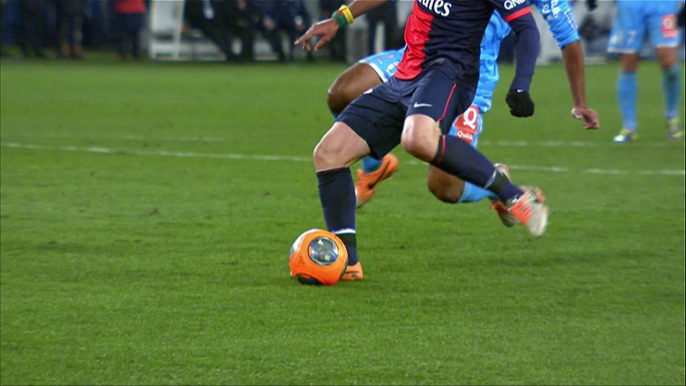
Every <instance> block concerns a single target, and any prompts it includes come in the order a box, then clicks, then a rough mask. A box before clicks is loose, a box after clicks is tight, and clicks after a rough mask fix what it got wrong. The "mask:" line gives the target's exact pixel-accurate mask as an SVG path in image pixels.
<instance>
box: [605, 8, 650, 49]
mask: <svg viewBox="0 0 686 386" xmlns="http://www.w3.org/2000/svg"><path fill="white" fill-rule="evenodd" d="M646 3H649V2H646V1H621V2H618V3H617V14H616V15H615V20H614V24H613V25H612V32H611V33H610V42H609V44H608V47H607V50H608V51H609V52H611V53H618V54H629V53H636V52H639V51H640V50H641V46H642V45H643V38H644V36H645V30H646V17H645V10H646V7H647V6H648V4H646Z"/></svg>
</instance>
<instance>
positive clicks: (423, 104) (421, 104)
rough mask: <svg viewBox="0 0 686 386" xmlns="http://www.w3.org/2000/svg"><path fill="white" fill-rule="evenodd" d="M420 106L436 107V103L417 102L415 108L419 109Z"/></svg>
mask: <svg viewBox="0 0 686 386" xmlns="http://www.w3.org/2000/svg"><path fill="white" fill-rule="evenodd" d="M420 107H434V105H432V104H429V103H415V104H414V108H415V109H418V108H420Z"/></svg>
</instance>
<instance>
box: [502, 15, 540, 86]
mask: <svg viewBox="0 0 686 386" xmlns="http://www.w3.org/2000/svg"><path fill="white" fill-rule="evenodd" d="M509 23H510V27H511V28H512V30H513V31H514V32H515V34H516V35H517V46H516V47H515V53H516V56H517V68H516V73H515V78H514V80H513V81H512V85H510V90H523V91H527V92H528V91H529V87H530V86H531V79H532V78H533V75H534V68H535V67H536V59H537V58H538V50H539V42H540V35H539V33H538V28H537V27H536V22H535V21H534V18H533V17H532V16H531V15H530V14H529V15H525V16H523V17H520V18H518V19H515V20H513V21H510V22H509Z"/></svg>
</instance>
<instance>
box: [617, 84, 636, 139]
mask: <svg viewBox="0 0 686 386" xmlns="http://www.w3.org/2000/svg"><path fill="white" fill-rule="evenodd" d="M617 100H618V101H619V111H620V112H621V113H622V121H623V123H622V128H624V129H629V130H636V73H635V72H624V71H620V72H619V79H618V80H617Z"/></svg>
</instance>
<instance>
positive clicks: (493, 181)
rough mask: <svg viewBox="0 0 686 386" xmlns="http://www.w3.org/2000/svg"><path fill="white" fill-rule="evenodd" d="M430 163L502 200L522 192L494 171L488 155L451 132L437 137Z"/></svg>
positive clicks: (515, 196)
mask: <svg viewBox="0 0 686 386" xmlns="http://www.w3.org/2000/svg"><path fill="white" fill-rule="evenodd" d="M431 164H432V165H434V166H436V167H437V168H439V169H441V170H443V171H445V172H446V173H450V174H452V175H454V176H457V177H459V178H461V179H463V180H465V181H467V182H471V183H472V184H474V185H476V186H480V187H482V188H484V189H487V190H490V191H491V192H493V193H495V194H496V195H498V197H499V198H500V200H502V201H503V202H508V200H510V199H514V198H517V197H519V196H520V195H522V194H523V193H524V192H522V190H521V189H519V188H518V187H516V186H514V185H513V184H512V183H511V182H510V180H508V179H507V177H505V176H504V175H502V174H500V173H498V172H496V171H495V169H494V168H493V163H492V162H491V161H489V160H488V158H486V157H484V155H483V154H481V153H479V152H478V151H477V150H476V149H474V148H473V147H472V146H471V145H470V144H468V143H467V142H465V141H463V140H462V139H460V138H457V137H453V136H450V135H442V136H441V137H440V139H439V141H438V150H437V151H436V156H435V157H434V159H433V160H432V161H431Z"/></svg>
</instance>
